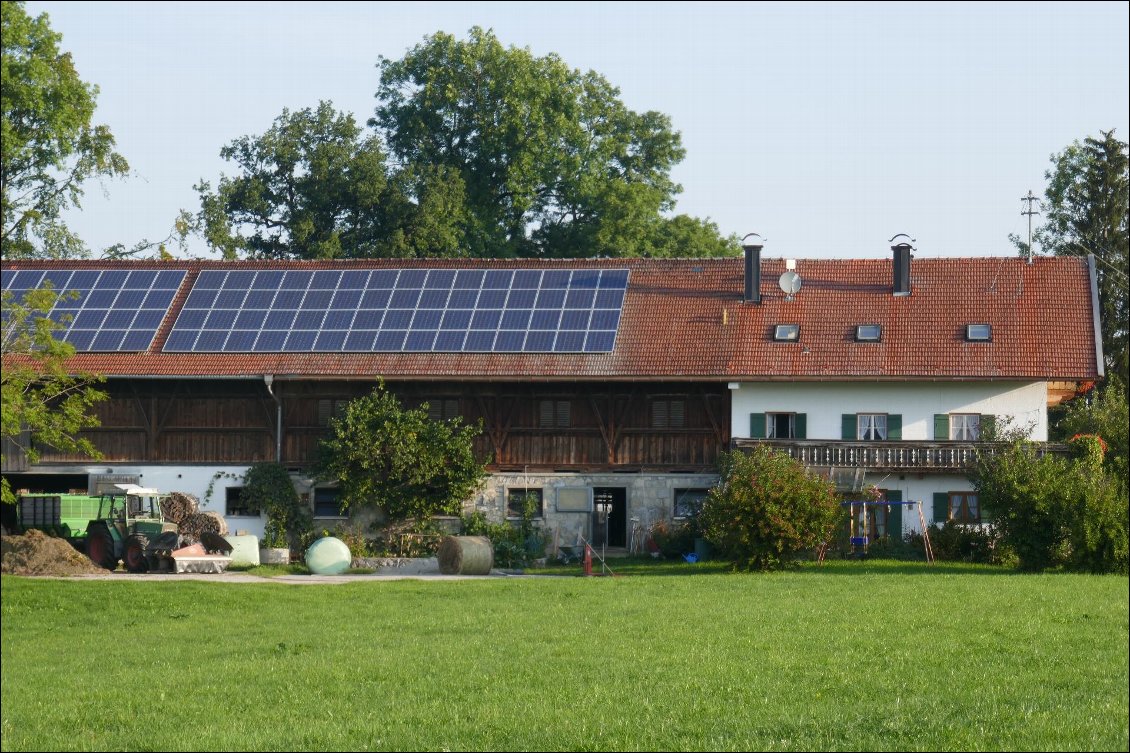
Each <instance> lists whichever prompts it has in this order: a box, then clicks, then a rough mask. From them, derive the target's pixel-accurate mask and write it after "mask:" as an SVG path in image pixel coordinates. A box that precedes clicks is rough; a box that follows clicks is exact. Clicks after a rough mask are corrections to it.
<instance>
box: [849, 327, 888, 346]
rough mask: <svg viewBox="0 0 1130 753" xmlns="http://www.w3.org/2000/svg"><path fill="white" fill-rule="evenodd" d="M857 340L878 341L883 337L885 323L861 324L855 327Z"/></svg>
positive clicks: (865, 341)
mask: <svg viewBox="0 0 1130 753" xmlns="http://www.w3.org/2000/svg"><path fill="white" fill-rule="evenodd" d="M855 339H856V342H861V343H877V342H879V341H880V340H882V339H883V325H881V324H860V325H859V326H858V327H856V328H855Z"/></svg>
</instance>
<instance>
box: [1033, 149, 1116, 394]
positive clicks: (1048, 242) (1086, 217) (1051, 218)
mask: <svg viewBox="0 0 1130 753" xmlns="http://www.w3.org/2000/svg"><path fill="white" fill-rule="evenodd" d="M1099 133H1100V135H1101V137H1102V138H1098V139H1096V138H1092V137H1087V138H1086V139H1084V140H1083V142H1082V143H1080V142H1079V141H1075V142H1074V143H1072V144H1071V145H1070V146H1068V147H1067V148H1066V149H1064V150H1063V151H1062V152H1061V153H1059V154H1053V155H1052V157H1051V162H1052V169H1050V170H1048V171H1047V172H1046V173H1045V174H1044V177H1045V178H1046V179H1047V181H1048V186H1047V191H1046V193H1045V202H1044V212H1045V215H1046V218H1047V219H1046V222H1045V223H1044V224H1043V226H1041V227H1040V229H1039V231H1037V232H1036V233H1035V234H1034V238H1033V243H1035V242H1037V241H1038V242H1039V244H1040V246H1041V247H1042V248H1044V249H1045V250H1046V251H1048V252H1050V253H1054V254H1056V255H1057V256H1086V255H1087V254H1094V255H1095V258H1096V260H1097V263H1096V266H1097V268H1098V269H1097V272H1098V288H1099V307H1100V310H1101V315H1102V339H1103V355H1104V356H1105V358H1106V367H1107V371H1108V373H1110V374H1116V375H1118V376H1119V378H1120V379H1121V381H1122V384H1123V386H1124V387H1125V386H1126V385H1127V384H1128V382H1127V378H1128V373H1127V369H1128V358H1130V351H1128V349H1127V330H1128V323H1127V317H1128V309H1127V295H1128V287H1130V280H1128V277H1127V275H1128V274H1130V268H1128V260H1130V256H1128V252H1130V242H1128V238H1130V236H1128V235H1127V219H1128V217H1130V170H1128V166H1130V159H1128V152H1127V144H1126V142H1125V141H1119V140H1118V139H1116V138H1115V136H1114V131H1113V130H1110V131H1100V132H1099ZM1014 242H1017V243H1019V242H1018V241H1017V240H1016V239H1015V238H1014ZM1019 245H1021V247H1022V250H1023V245H1024V244H1019Z"/></svg>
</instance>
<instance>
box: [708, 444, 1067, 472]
mask: <svg viewBox="0 0 1130 753" xmlns="http://www.w3.org/2000/svg"><path fill="white" fill-rule="evenodd" d="M758 445H768V446H769V447H772V448H773V449H774V450H779V451H781V452H787V453H788V454H789V456H790V457H791V458H793V459H794V460H798V461H800V462H801V463H803V464H804V465H805V466H807V467H809V468H852V469H864V470H868V471H899V472H907V471H909V472H912V473H964V472H966V471H968V470H970V469H971V468H972V467H973V463H974V461H975V459H976V457H977V451H978V450H981V451H982V452H984V451H988V452H995V451H997V450H998V449H1000V448H1003V447H1006V446H1007V445H1000V444H990V443H983V442H933V441H904V442H861V441H854V440H833V439H745V438H735V439H732V440H730V448H731V449H734V450H746V451H748V450H750V449H751V448H753V447H756V446H758ZM1036 448H1037V450H1036V451H1037V453H1038V454H1039V455H1041V456H1043V455H1045V454H1047V453H1055V454H1066V453H1067V452H1069V448H1068V447H1067V445H1063V444H1054V443H1051V442H1038V443H1036Z"/></svg>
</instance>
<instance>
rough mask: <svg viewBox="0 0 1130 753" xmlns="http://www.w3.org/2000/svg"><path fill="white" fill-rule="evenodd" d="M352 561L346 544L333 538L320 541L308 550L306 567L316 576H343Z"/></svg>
mask: <svg viewBox="0 0 1130 753" xmlns="http://www.w3.org/2000/svg"><path fill="white" fill-rule="evenodd" d="M352 559H353V558H352V557H351V556H350V554H349V547H347V546H346V545H345V542H344V541H342V540H341V539H335V538H334V537H333V536H326V537H325V538H323V539H318V540H317V541H315V542H314V543H313V544H311V545H310V548H309V549H307V550H306V567H308V568H310V572H312V573H314V575H341V574H342V573H344V572H345V571H346V570H348V569H349V563H350V562H351V561H352Z"/></svg>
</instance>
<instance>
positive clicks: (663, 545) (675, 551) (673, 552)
mask: <svg viewBox="0 0 1130 753" xmlns="http://www.w3.org/2000/svg"><path fill="white" fill-rule="evenodd" d="M698 533H699V531H698V528H697V526H696V525H694V524H692V523H690V522H689V521H685V520H684V521H676V522H674V523H669V522H667V521H666V520H660V521H657V522H656V523H654V524H653V525H652V526H651V530H650V531H649V533H648V535H649V536H651V540H652V541H653V542H654V543H655V547H656V549H658V550H659V553H660V554H661V555H663V556H664V557H681V556H682V555H683V554H685V553H687V552H693V551H694V540H695V536H696V535H698Z"/></svg>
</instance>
